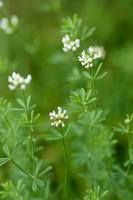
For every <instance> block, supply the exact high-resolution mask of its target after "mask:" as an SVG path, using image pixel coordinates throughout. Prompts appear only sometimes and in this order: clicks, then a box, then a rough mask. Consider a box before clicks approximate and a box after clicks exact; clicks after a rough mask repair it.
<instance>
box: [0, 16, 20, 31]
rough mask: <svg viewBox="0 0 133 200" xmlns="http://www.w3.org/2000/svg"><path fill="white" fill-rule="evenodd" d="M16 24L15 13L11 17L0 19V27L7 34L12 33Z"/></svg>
mask: <svg viewBox="0 0 133 200" xmlns="http://www.w3.org/2000/svg"><path fill="white" fill-rule="evenodd" d="M17 25H18V17H17V16H16V15H12V16H11V19H8V18H6V17H3V18H2V19H1V20H0V28H1V29H2V30H3V31H5V33H7V34H12V33H13V32H14V29H15V27H16V26H17Z"/></svg>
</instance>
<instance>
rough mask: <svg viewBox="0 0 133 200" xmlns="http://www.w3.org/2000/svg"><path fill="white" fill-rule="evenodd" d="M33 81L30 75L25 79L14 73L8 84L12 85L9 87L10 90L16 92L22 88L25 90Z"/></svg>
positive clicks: (9, 77)
mask: <svg viewBox="0 0 133 200" xmlns="http://www.w3.org/2000/svg"><path fill="white" fill-rule="evenodd" d="M31 79H32V77H31V75H30V74H29V75H28V76H27V78H25V79H24V78H23V77H22V76H21V75H20V74H18V73H16V72H13V73H12V76H8V82H9V83H10V84H9V85H8V87H9V89H10V90H15V89H16V88H17V87H18V86H20V88H21V89H22V90H25V88H26V85H28V84H30V82H31Z"/></svg>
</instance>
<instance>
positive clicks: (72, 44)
mask: <svg viewBox="0 0 133 200" xmlns="http://www.w3.org/2000/svg"><path fill="white" fill-rule="evenodd" d="M62 42H63V48H62V50H63V51H64V52H67V51H69V50H72V51H76V50H77V48H79V47H80V40H79V39H76V40H75V41H71V40H70V37H69V35H65V36H64V37H63V38H62Z"/></svg>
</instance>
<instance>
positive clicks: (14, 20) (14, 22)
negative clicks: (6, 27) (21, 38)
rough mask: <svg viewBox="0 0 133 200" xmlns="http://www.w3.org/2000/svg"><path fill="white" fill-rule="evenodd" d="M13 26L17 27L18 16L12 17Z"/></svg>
mask: <svg viewBox="0 0 133 200" xmlns="http://www.w3.org/2000/svg"><path fill="white" fill-rule="evenodd" d="M11 24H12V25H13V26H17V25H18V17H17V16H16V15H12V16H11Z"/></svg>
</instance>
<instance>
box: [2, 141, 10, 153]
mask: <svg viewBox="0 0 133 200" xmlns="http://www.w3.org/2000/svg"><path fill="white" fill-rule="evenodd" d="M3 150H4V152H5V153H6V154H7V155H8V156H10V151H9V148H8V146H7V144H5V145H4V146H3Z"/></svg>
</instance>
